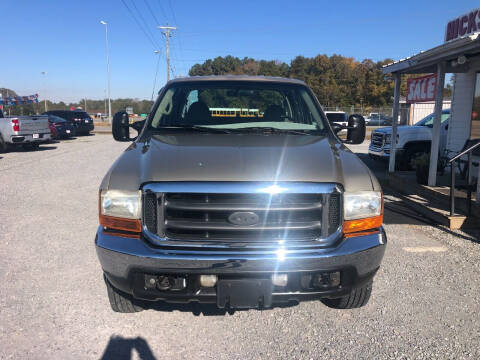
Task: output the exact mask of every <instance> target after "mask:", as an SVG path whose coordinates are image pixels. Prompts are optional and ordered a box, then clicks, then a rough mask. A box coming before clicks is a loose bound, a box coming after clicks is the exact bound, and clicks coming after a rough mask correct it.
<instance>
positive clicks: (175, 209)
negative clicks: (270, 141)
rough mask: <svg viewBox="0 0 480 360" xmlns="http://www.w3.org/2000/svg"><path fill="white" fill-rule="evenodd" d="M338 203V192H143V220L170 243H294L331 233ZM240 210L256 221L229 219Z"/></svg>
mask: <svg viewBox="0 0 480 360" xmlns="http://www.w3.org/2000/svg"><path fill="white" fill-rule="evenodd" d="M158 188H159V189H161V188H162V186H161V185H160V184H159V185H158ZM213 190H215V187H213ZM220 190H222V189H220ZM190 191H191V190H190ZM151 194H154V196H155V197H154V200H153V201H154V202H155V203H156V209H157V211H156V212H154V211H153V210H152V206H151V204H152V197H151ZM340 202H341V196H340V193H339V192H334V193H291V192H290V193H278V194H269V193H255V192H248V191H247V192H239V193H232V192H221V191H220V192H195V193H192V192H149V194H148V196H146V195H144V219H143V223H144V227H145V228H146V229H147V230H148V231H149V232H150V233H153V234H155V235H156V236H157V237H158V238H159V239H162V240H164V241H170V242H174V241H179V242H180V241H181V242H182V243H184V242H192V243H196V242H205V241H208V242H210V243H211V242H215V241H221V242H223V243H236V244H238V243H242V244H243V245H244V246H248V244H258V243H264V244H265V243H274V244H278V243H279V242H281V243H288V244H293V243H297V244H298V243H305V242H312V241H317V240H320V239H326V238H327V237H328V236H329V235H331V234H333V233H335V232H336V231H337V230H338V228H339V226H340V225H341V210H340V209H341V203H340ZM244 212H247V213H248V214H252V213H253V214H254V216H256V217H257V218H258V221H256V222H254V223H252V224H237V223H232V220H231V219H230V217H231V216H232V214H238V213H244Z"/></svg>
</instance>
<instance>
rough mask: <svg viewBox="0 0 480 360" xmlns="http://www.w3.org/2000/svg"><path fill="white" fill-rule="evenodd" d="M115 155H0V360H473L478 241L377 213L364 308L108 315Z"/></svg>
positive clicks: (75, 146)
mask: <svg viewBox="0 0 480 360" xmlns="http://www.w3.org/2000/svg"><path fill="white" fill-rule="evenodd" d="M126 146H127V145H126V144H125V143H115V142H114V141H113V140H112V139H111V137H110V136H107V135H98V134H97V135H95V136H90V137H82V138H78V139H75V140H70V141H63V142H61V143H56V144H52V145H48V146H42V150H41V151H36V152H12V153H7V154H0V184H1V191H0V204H1V206H0V259H1V260H0V284H1V286H0V358H2V359H3V358H6V359H10V358H14V359H32V358H35V359H52V358H54V359H70V358H73V359H78V358H101V357H102V356H104V358H112V359H114V358H115V359H122V358H127V359H130V358H135V359H137V358H141V359H153V358H158V359H177V358H178V359H180V358H207V359H208V358H211V359H249V358H285V359H296V358H298V359H316V358H326V359H328V358H331V359H339V358H345V359H359V358H387V359H407V358H411V359H413V358H415V359H429V358H445V359H449V358H456V359H458V358H476V359H478V358H479V357H480V345H479V344H480V297H479V294H480V277H479V274H480V245H479V244H478V242H477V241H478V239H475V238H474V237H472V236H471V235H467V234H463V233H451V232H446V231H444V230H443V229H439V228H434V227H430V226H425V225H423V224H422V223H419V222H417V221H415V220H412V219H410V218H407V217H404V216H402V215H398V214H395V213H391V212H388V211H387V212H386V216H385V228H386V231H387V235H388V240H389V243H388V247H387V251H386V254H385V258H384V261H383V266H382V268H381V269H380V271H379V273H378V275H377V277H376V278H375V283H374V289H373V294H372V298H371V300H370V303H369V304H368V305H367V306H366V307H364V308H361V309H356V310H343V311H339V310H332V309H329V308H327V307H325V306H324V305H323V304H321V303H320V302H304V303H301V304H300V305H297V306H293V307H283V308H276V309H273V310H265V311H257V310H250V311H239V312H236V313H234V314H233V315H228V314H227V315H224V314H220V315H219V314H215V313H214V312H212V311H210V310H211V308H209V307H200V308H193V307H188V306H176V307H170V306H165V307H164V308H163V310H164V311H155V310H148V311H144V312H141V313H138V314H117V313H113V312H112V311H111V310H110V306H109V304H108V299H107V294H106V289H105V286H104V284H103V280H102V273H101V268H100V266H99V263H98V261H97V259H96V254H95V249H94V244H93V240H94V234H95V231H96V227H97V196H98V185H99V183H100V181H101V179H102V177H103V175H104V173H105V172H106V171H107V169H108V168H109V166H110V165H111V164H112V162H113V161H114V160H115V158H116V157H117V156H118V155H119V153H120V152H121V151H122V150H123V149H124V148H126ZM199 311H200V312H201V313H200V315H198V312H199Z"/></svg>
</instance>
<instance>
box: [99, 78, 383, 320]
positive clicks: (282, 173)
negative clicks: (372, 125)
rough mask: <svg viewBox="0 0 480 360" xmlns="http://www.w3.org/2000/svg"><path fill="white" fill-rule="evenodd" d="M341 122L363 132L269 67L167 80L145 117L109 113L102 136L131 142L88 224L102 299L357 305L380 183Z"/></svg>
mask: <svg viewBox="0 0 480 360" xmlns="http://www.w3.org/2000/svg"><path fill="white" fill-rule="evenodd" d="M220 107H221V108H223V109H227V110H226V111H225V112H224V115H223V116H212V111H211V109H215V108H220ZM238 107H241V108H246V109H258V110H259V111H258V112H256V113H255V114H244V113H243V112H235V111H234V110H231V111H229V110H228V109H235V108H238ZM260 115H261V116H260ZM131 128H133V129H134V130H136V131H137V132H138V136H135V137H131V136H130V131H131ZM342 129H346V130H347V137H346V139H345V140H343V141H344V142H345V143H350V144H358V143H361V142H363V140H364V138H365V121H364V119H363V117H362V116H360V115H351V116H350V117H349V118H348V124H347V126H342V125H338V124H334V125H330V123H329V121H328V120H327V118H326V116H325V114H324V113H323V111H322V108H321V106H320V104H319V102H318V100H317V98H316V97H315V96H314V94H313V92H312V91H311V90H310V89H309V88H308V87H307V85H306V84H305V83H304V82H302V81H299V80H294V79H283V78H269V77H250V76H218V77H217V76H207V77H201V76H200V77H190V78H188V77H187V78H179V79H174V80H171V81H169V82H168V83H167V84H166V85H165V87H164V88H163V89H162V90H161V91H160V94H159V96H158V99H157V100H156V102H155V103H154V105H153V107H152V111H151V112H150V114H149V115H148V117H147V118H146V119H145V120H143V121H140V122H135V123H133V124H129V117H128V114H127V113H126V112H118V113H116V114H115V116H114V119H113V124H112V134H113V137H114V138H115V139H116V140H117V141H125V142H130V145H129V146H128V147H127V149H126V150H125V151H124V152H123V154H121V155H120V157H119V158H118V159H117V160H116V161H115V163H113V165H112V166H111V168H110V169H109V170H108V172H107V174H106V175H105V177H104V179H103V181H102V183H101V185H100V189H99V208H98V209H99V226H98V229H97V232H96V236H95V247H96V252H97V256H98V258H99V261H100V264H101V266H102V269H103V275H104V280H105V284H106V287H107V294H108V298H109V301H110V305H111V307H112V309H113V310H114V311H117V312H135V311H141V310H142V309H144V308H145V307H149V304H150V302H155V301H166V302H185V303H188V302H199V303H213V304H216V306H217V307H219V308H221V309H225V311H230V309H241V308H269V307H272V306H275V305H276V304H280V303H285V302H287V303H289V302H295V303H296V302H299V301H302V300H321V301H323V303H324V304H326V305H327V306H330V307H333V308H339V309H347V308H356V307H361V306H363V305H365V304H367V302H368V300H369V298H370V294H371V292H372V283H373V278H374V275H375V273H376V272H377V270H378V269H379V267H380V263H381V260H382V258H383V255H384V252H385V247H386V242H387V238H386V235H385V231H384V230H383V227H382V221H383V193H382V190H381V188H380V185H379V183H378V181H377V179H376V178H375V176H374V175H373V174H372V172H371V171H370V170H369V169H368V167H367V166H365V164H364V163H363V162H362V161H361V160H360V159H359V158H358V157H357V156H356V155H355V154H354V153H352V152H351V151H350V150H349V149H348V148H347V147H346V146H345V145H344V143H342V141H341V140H340V139H339V138H338V137H337V135H336V132H339V131H340V130H342Z"/></svg>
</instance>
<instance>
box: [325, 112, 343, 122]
mask: <svg viewBox="0 0 480 360" xmlns="http://www.w3.org/2000/svg"><path fill="white" fill-rule="evenodd" d="M325 115H327V119H328V121H329V122H330V123H335V124H339V125H342V126H348V115H347V113H346V112H344V111H325Z"/></svg>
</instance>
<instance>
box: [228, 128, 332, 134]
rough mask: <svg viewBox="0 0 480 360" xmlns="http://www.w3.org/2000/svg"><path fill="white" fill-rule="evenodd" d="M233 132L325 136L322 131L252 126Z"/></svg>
mask: <svg viewBox="0 0 480 360" xmlns="http://www.w3.org/2000/svg"><path fill="white" fill-rule="evenodd" d="M232 131H238V132H262V133H264V134H273V133H277V134H278V133H282V134H294V135H318V134H320V135H325V131H323V130H320V129H315V130H313V129H312V130H310V129H305V130H303V129H279V128H275V127H267V126H252V127H244V128H237V129H232Z"/></svg>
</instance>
